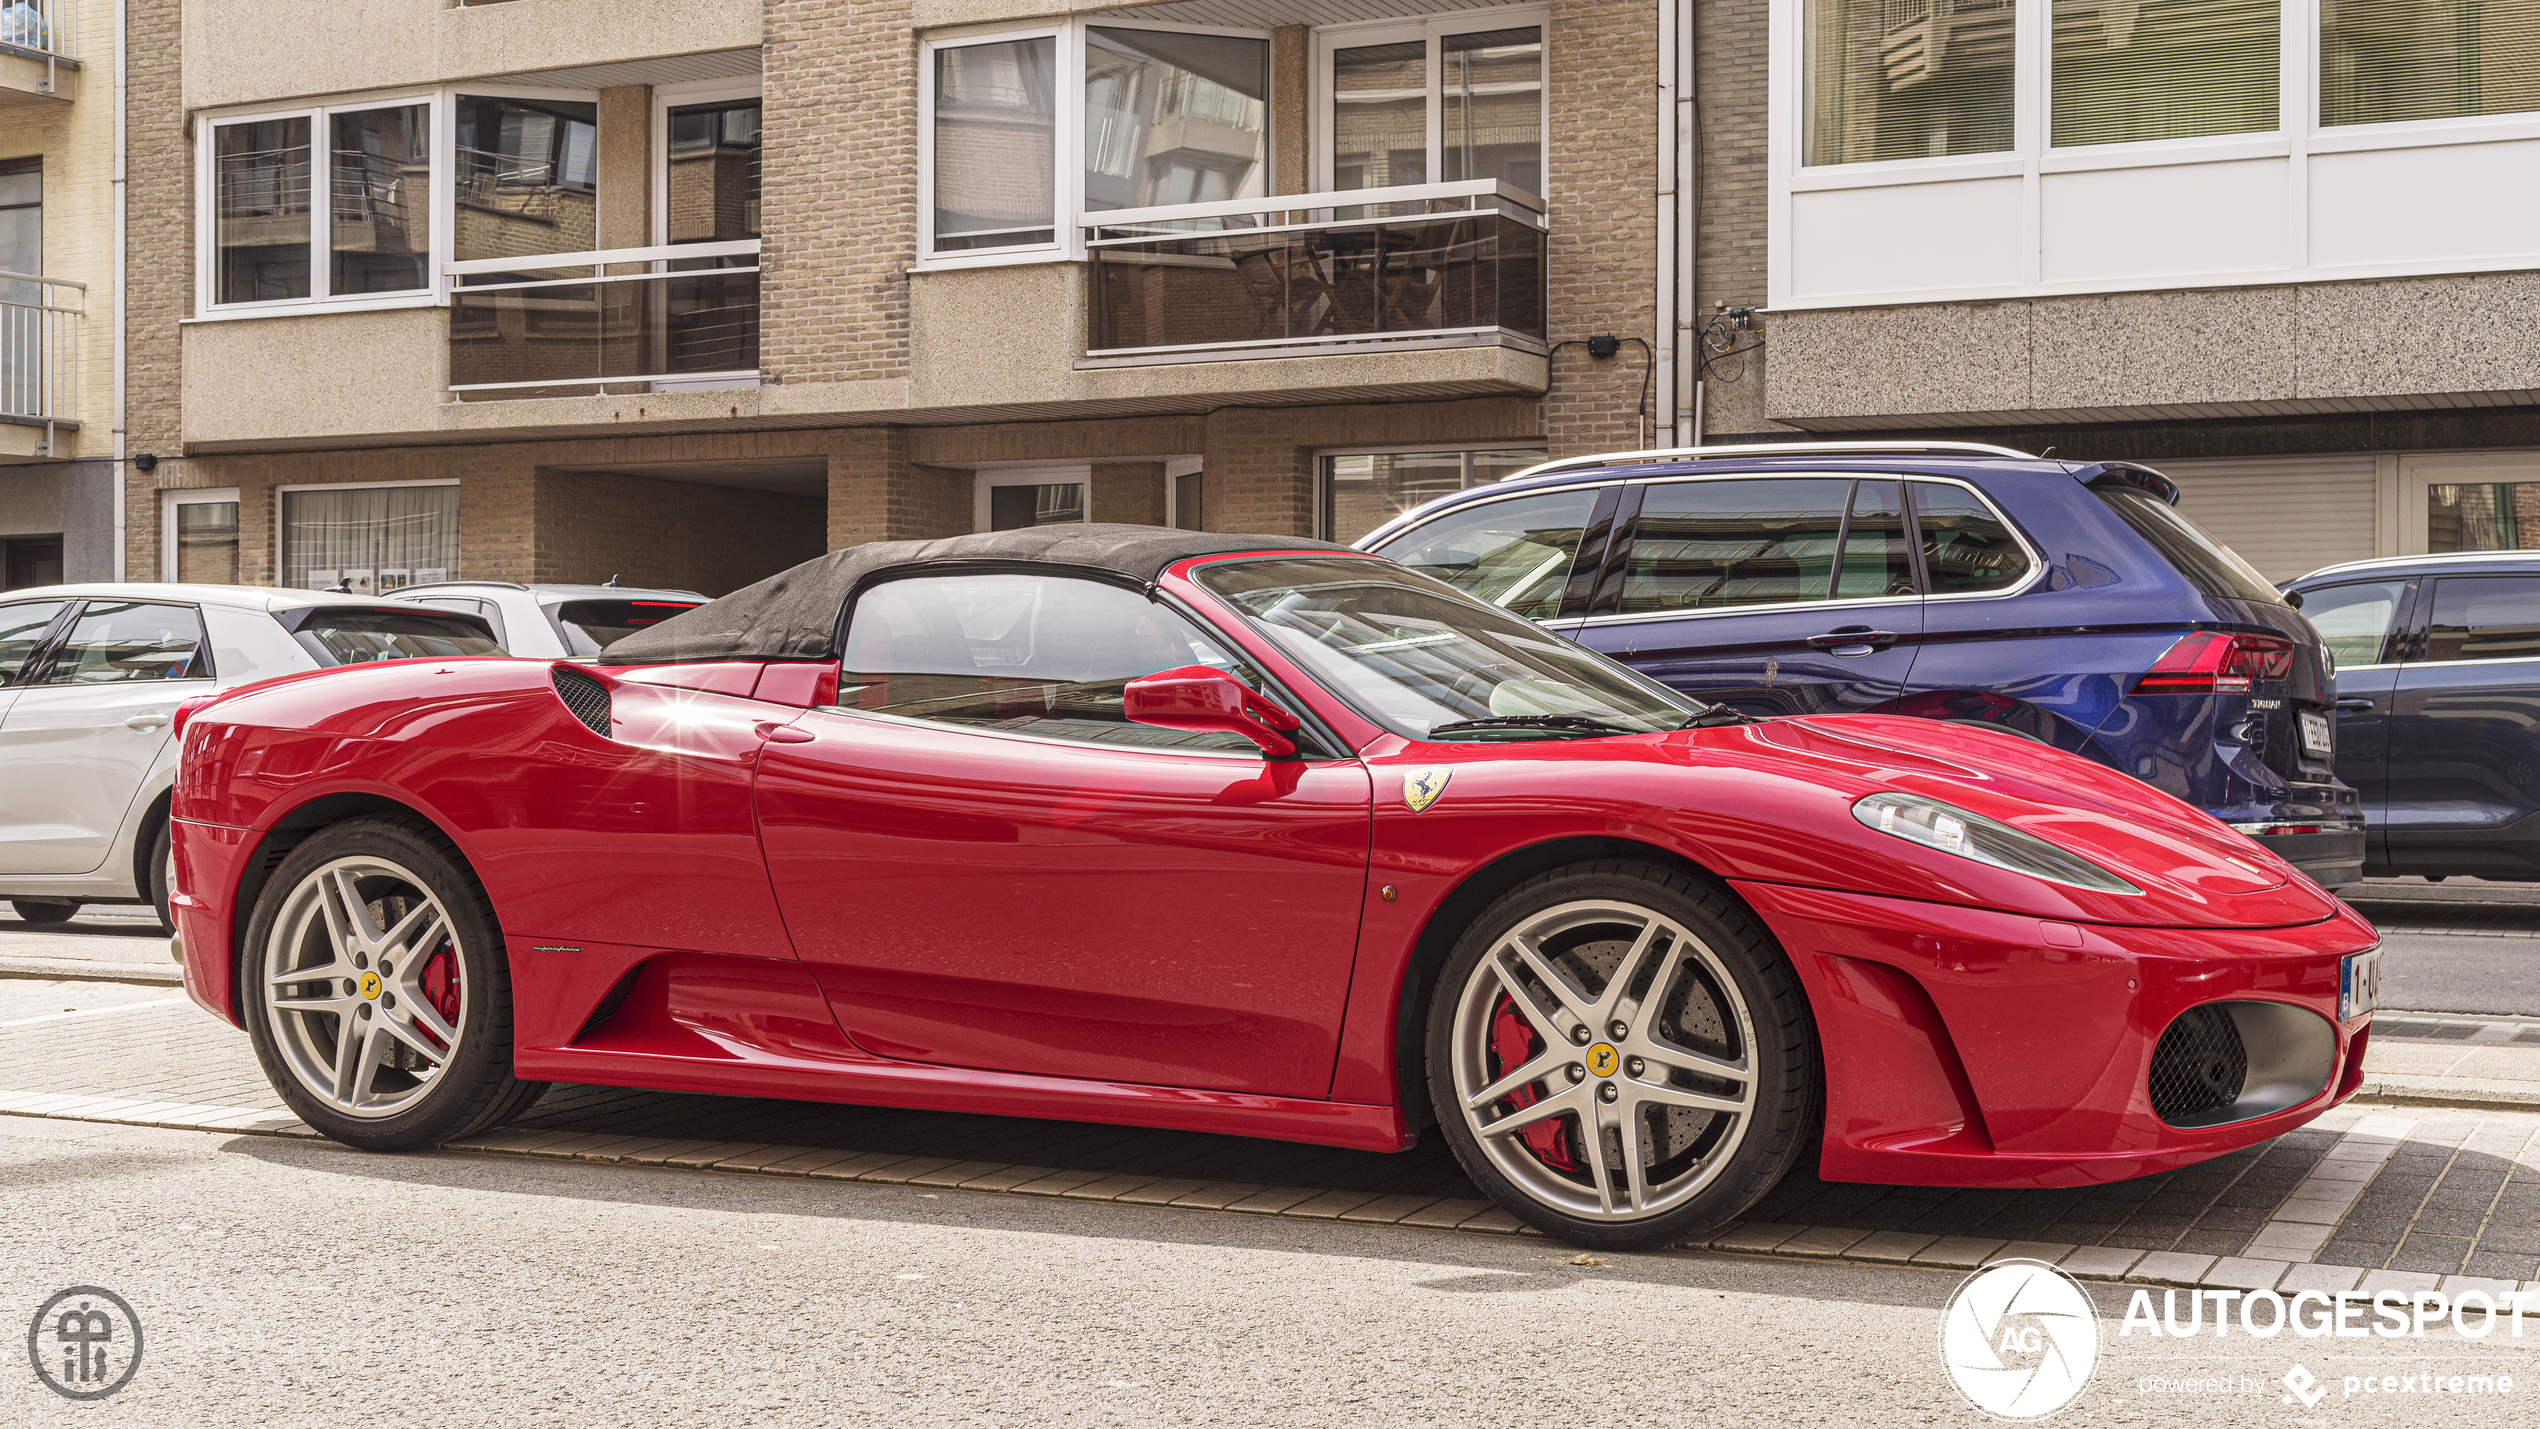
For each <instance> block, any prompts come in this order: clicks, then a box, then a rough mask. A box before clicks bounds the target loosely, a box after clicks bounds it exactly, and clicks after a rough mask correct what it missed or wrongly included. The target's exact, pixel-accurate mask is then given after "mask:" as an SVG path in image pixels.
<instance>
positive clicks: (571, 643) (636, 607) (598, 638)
mask: <svg viewBox="0 0 2540 1429" xmlns="http://www.w3.org/2000/svg"><path fill="white" fill-rule="evenodd" d="M703 604H705V602H704V601H702V600H662V599H645V600H614V599H603V600H568V601H564V602H561V603H559V604H557V605H554V606H551V607H549V608H548V611H547V614H548V616H549V617H550V618H551V619H553V620H554V621H555V623H556V633H557V634H558V635H561V636H563V637H564V643H565V649H566V651H567V652H568V653H571V654H575V655H597V654H599V653H600V652H601V651H603V650H606V649H607V648H609V647H610V646H611V645H614V644H616V643H617V642H618V641H620V640H623V639H625V638H626V637H627V636H629V635H632V634H634V633H635V632H636V631H638V630H642V629H644V628H645V627H647V626H653V625H659V624H661V623H662V622H663V621H665V620H668V619H669V618H671V617H672V616H674V615H682V614H685V613H687V612H688V611H691V610H694V609H696V608H697V607H698V606H701V605H703Z"/></svg>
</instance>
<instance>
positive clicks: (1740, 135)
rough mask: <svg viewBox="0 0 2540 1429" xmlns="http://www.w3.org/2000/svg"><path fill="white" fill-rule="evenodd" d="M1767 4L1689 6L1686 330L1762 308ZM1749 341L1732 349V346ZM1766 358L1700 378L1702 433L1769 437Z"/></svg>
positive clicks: (1725, 364)
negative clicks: (1727, 310) (1693, 172)
mask: <svg viewBox="0 0 2540 1429" xmlns="http://www.w3.org/2000/svg"><path fill="white" fill-rule="evenodd" d="M1770 8H1771V7H1770V3H1769V0H1701V3H1698V4H1696V5H1695V6H1694V73H1695V80H1696V84H1697V88H1696V90H1695V107H1696V109H1697V110H1698V112H1699V114H1700V142H1699V145H1698V149H1697V153H1698V155H1699V170H1698V175H1697V177H1698V180H1699V182H1700V184H1701V192H1700V194H1699V196H1698V199H1697V208H1696V213H1695V223H1694V240H1695V246H1694V302H1695V319H1694V320H1695V322H1696V323H1697V324H1701V323H1707V322H1709V321H1710V320H1711V315H1712V313H1713V311H1714V310H1715V309H1716V308H1717V307H1718V305H1719V304H1721V303H1726V304H1728V305H1729V306H1730V307H1734V308H1748V307H1761V306H1763V304H1764V293H1765V289H1764V263H1765V224H1766V220H1767V218H1768V216H1769V213H1770V206H1769V202H1768V200H1769V197H1770V195H1769V187H1768V184H1769V179H1770V166H1769V165H1768V164H1767V163H1766V162H1765V159H1766V145H1767V141H1768V139H1769V137H1770V136H1769V131H1768V115H1767V113H1766V109H1765V87H1766V85H1767V84H1768V83H1769V82H1770V80H1771V71H1772V53H1771V34H1770V28H1769V23H1768V17H1769V12H1770ZM1753 340H1754V339H1753V337H1752V336H1751V335H1750V336H1747V337H1741V338H1740V339H1738V341H1739V343H1740V344H1741V345H1743V344H1745V343H1749V342H1752V341H1753ZM1764 369H1765V354H1764V353H1762V352H1757V353H1755V354H1754V355H1752V356H1742V357H1731V358H1727V359H1724V360H1722V361H1720V362H1718V363H1715V364H1714V365H1713V366H1712V367H1711V368H1710V370H1709V381H1708V387H1707V390H1706V392H1705V394H1704V404H1703V405H1704V414H1703V423H1702V425H1703V429H1704V430H1705V431H1708V432H1757V431H1766V430H1776V429H1778V428H1777V427H1776V424H1774V423H1771V422H1767V421H1766V420H1764Z"/></svg>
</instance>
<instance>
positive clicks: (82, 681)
mask: <svg viewBox="0 0 2540 1429" xmlns="http://www.w3.org/2000/svg"><path fill="white" fill-rule="evenodd" d="M211 677H212V666H211V652H210V651H208V650H206V649H204V647H203V617H202V614H201V613H200V612H198V611H196V610H195V609H194V607H192V606H190V605H152V604H148V603H145V602H140V601H122V600H118V601H102V600H92V601H90V602H89V603H88V605H87V606H86V607H85V608H84V609H82V610H81V611H80V613H79V615H78V617H77V618H76V619H74V620H73V621H72V622H71V628H70V633H69V634H68V635H66V636H64V637H63V639H62V646H61V648H60V649H59V650H57V651H55V652H54V654H53V659H52V662H51V664H50V666H49V667H48V668H47V670H46V673H45V676H44V683H46V684H48V685H110V684H118V683H121V682H123V681H126V680H208V679H210V678H211Z"/></svg>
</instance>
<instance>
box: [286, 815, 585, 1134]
mask: <svg viewBox="0 0 2540 1429" xmlns="http://www.w3.org/2000/svg"><path fill="white" fill-rule="evenodd" d="M239 974H240V977H239V986H240V987H241V988H242V989H243V991H244V995H245V996H244V1000H245V1002H246V1007H245V1009H244V1010H245V1011H246V1014H247V1019H246V1020H247V1031H248V1035H249V1038H250V1040H252V1041H253V1042H254V1044H255V1048H256V1057H257V1060H258V1061H260V1062H262V1063H263V1064H264V1069H265V1075H266V1076H267V1077H268V1078H269V1079H271V1080H272V1082H273V1085H274V1089H275V1090H276V1091H277V1092H279V1093H281V1095H282V1099H283V1102H284V1104H285V1105H287V1106H289V1107H290V1108H291V1111H292V1113H293V1114H294V1115H296V1116H298V1117H299V1118H300V1119H301V1120H303V1121H305V1122H307V1123H308V1124H309V1125H311V1126H313V1127H315V1128H317V1129H318V1130H319V1131H321V1132H324V1133H325V1134H326V1135H328V1136H331V1137H333V1138H334V1139H336V1140H337V1141H341V1142H343V1143H345V1144H346V1145H348V1146H357V1147H361V1148H363V1149H365V1150H371V1151H395V1150H402V1149H405V1148H408V1147H414V1146H428V1145H432V1144H435V1143H437V1142H441V1141H446V1140H449V1139H450V1138H452V1137H454V1136H463V1135H466V1134H467V1133H469V1132H471V1131H476V1130H481V1129H483V1128H485V1127H488V1126H492V1125H497V1124H499V1123H500V1122H502V1121H504V1120H508V1119H509V1118H511V1117H513V1116H516V1115H518V1114H519V1113H520V1112H521V1111H523V1110H525V1109H527V1107H528V1105H529V1103H531V1102H533V1101H535V1100H536V1099H537V1095H538V1093H539V1092H541V1091H543V1090H544V1086H543V1085H542V1084H538V1083H527V1082H522V1081H520V1080H518V1079H517V1078H515V1077H513V1076H512V1074H511V1063H512V1057H511V1053H512V1017H511V977H510V969H509V966H508V962H507V959H506V958H505V956H504V952H503V945H502V938H501V934H500V931H499V930H498V929H497V928H496V926H495V923H494V917H493V909H492V907H491V906H490V905H489V904H488V903H487V901H486V898H485V892H484V889H483V888H482V887H481V886H480V885H479V884H478V883H477V881H476V877H475V875H474V874H473V873H472V872H470V871H469V870H468V868H467V866H466V865H465V864H464V863H462V862H460V861H459V860H458V859H457V858H456V857H455V856H454V854H453V852H452V851H451V850H450V849H449V848H448V846H447V845H446V844H444V843H443V842H442V841H441V840H440V839H439V838H438V837H437V836H434V835H431V834H428V833H426V832H425V831H423V830H420V829H417V828H415V827H412V826H410V825H407V824H403V823H395V822H389V821H385V820H375V819H364V820H356V821H354V822H351V823H344V824H337V825H335V826H333V827H332V828H327V829H322V830H320V831H319V832H317V833H315V834H313V835H311V836H310V837H309V838H308V839H307V841H305V842H303V843H302V844H301V845H300V846H299V847H298V848H296V849H294V850H292V852H291V855H290V857H288V858H286V859H284V860H283V863H282V867H281V868H280V869H278V870H276V871H275V874H274V877H273V878H272V879H271V880H269V881H268V882H267V883H266V885H265V891H264V894H263V896H261V897H260V898H258V899H257V901H256V910H255V915H254V917H253V918H252V919H250V920H249V922H248V925H247V936H246V938H245V940H244V942H243V944H242V946H241V948H240V950H239Z"/></svg>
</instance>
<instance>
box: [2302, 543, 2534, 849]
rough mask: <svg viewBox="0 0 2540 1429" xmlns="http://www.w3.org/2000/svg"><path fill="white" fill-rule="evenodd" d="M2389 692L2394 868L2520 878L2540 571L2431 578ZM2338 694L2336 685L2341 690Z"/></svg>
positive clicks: (2528, 808) (2388, 823)
mask: <svg viewBox="0 0 2540 1429" xmlns="http://www.w3.org/2000/svg"><path fill="white" fill-rule="evenodd" d="M2428 584H2430V586H2431V590H2430V592H2429V593H2428V594H2427V595H2425V596H2424V597H2421V600H2422V602H2423V606H2424V610H2425V614H2424V615H2422V616H2420V617H2419V618H2418V621H2417V624H2418V626H2419V627H2420V633H2419V634H2418V635H2417V636H2416V637H2415V638H2414V640H2413V641H2412V645H2413V648H2412V649H2411V650H2409V651H2408V652H2407V654H2406V658H2405V659H2404V660H2403V661H2402V663H2401V664H2400V666H2399V670H2398V677H2397V679H2396V680H2395V681H2394V683H2393V686H2392V689H2391V693H2390V697H2389V698H2390V745H2389V775H2388V793H2387V798H2386V804H2385V807H2386V809H2387V811H2388V812H2387V815H2386V817H2385V819H2384V824H2383V827H2384V829H2385V834H2386V843H2387V846H2388V849H2389V857H2390V859H2391V862H2392V865H2393V866H2394V867H2395V868H2396V869H2397V870H2398V871H2400V872H2403V873H2405V872H2418V871H2425V872H2438V873H2485V874H2491V875H2492V874H2509V873H2511V874H2519V875H2521V876H2526V877H2527V876H2529V875H2530V873H2531V872H2533V871H2534V865H2535V864H2540V851H2535V850H2533V849H2532V848H2530V847H2528V846H2527V845H2528V842H2529V841H2531V840H2532V839H2533V838H2534V836H2535V835H2534V830H2533V829H2531V828H2527V827H2526V828H2517V827H2516V826H2517V825H2519V824H2521V823H2522V822H2523V821H2524V820H2526V819H2529V818H2530V817H2531V816H2532V815H2533V814H2534V813H2535V812H2540V576H2520V575H2467V576H2451V575H2446V576H2438V577H2435V578H2433V579H2431V580H2430V581H2429V582H2428ZM2341 694H2342V688H2341Z"/></svg>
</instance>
